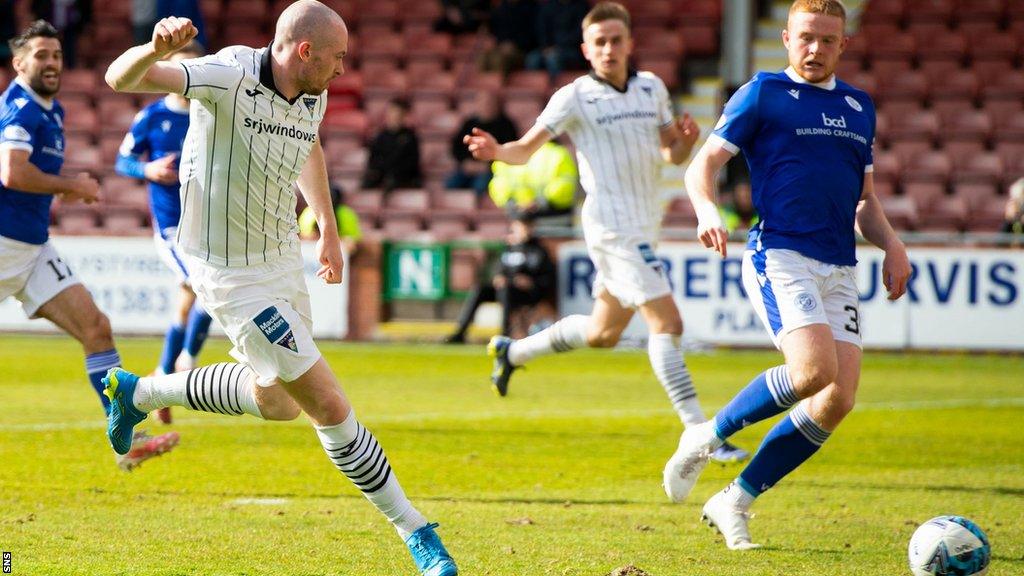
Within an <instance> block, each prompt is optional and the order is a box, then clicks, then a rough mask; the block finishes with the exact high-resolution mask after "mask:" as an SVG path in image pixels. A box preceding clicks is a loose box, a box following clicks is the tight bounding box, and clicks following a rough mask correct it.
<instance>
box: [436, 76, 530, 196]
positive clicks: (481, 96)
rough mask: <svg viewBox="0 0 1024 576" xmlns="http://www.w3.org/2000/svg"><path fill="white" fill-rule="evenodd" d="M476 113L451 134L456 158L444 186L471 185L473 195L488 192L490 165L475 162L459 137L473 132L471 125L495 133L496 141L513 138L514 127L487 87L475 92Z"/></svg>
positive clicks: (463, 186) (505, 140) (503, 141)
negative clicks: (453, 169) (474, 192)
mask: <svg viewBox="0 0 1024 576" xmlns="http://www.w3.org/2000/svg"><path fill="white" fill-rule="evenodd" d="M475 104H476V113H475V114H473V115H472V116H470V117H469V118H466V120H465V121H464V122H463V123H462V127H461V128H459V129H458V131H456V132H455V134H454V135H453V136H452V147H451V150H452V157H453V158H455V171H454V172H452V173H451V174H450V175H449V176H448V179H447V180H446V181H445V187H446V188H449V189H454V188H472V189H474V190H476V195H477V196H478V197H479V196H483V195H484V193H486V192H487V184H488V182H490V181H491V168H490V166H488V165H487V164H485V163H483V162H477V161H476V160H474V159H473V156H472V155H471V154H470V153H469V149H467V148H466V145H465V144H463V142H462V137H463V136H465V135H466V134H469V133H470V132H472V131H473V128H480V129H481V130H486V131H488V132H490V133H491V134H493V135H494V138H495V139H497V140H498V143H499V144H502V143H505V142H511V141H512V140H515V139H516V127H515V125H514V124H513V123H512V120H510V119H509V117H508V116H506V115H505V111H504V110H502V109H501V101H500V100H499V99H498V96H497V95H496V94H494V93H492V92H488V91H487V90H480V91H479V92H477V93H476V101H475Z"/></svg>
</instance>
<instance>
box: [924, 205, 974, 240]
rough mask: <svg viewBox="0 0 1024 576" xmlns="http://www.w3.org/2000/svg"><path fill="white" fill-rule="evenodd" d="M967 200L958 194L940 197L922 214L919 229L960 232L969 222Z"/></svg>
mask: <svg viewBox="0 0 1024 576" xmlns="http://www.w3.org/2000/svg"><path fill="white" fill-rule="evenodd" d="M969 212H970V210H969V208H968V205H967V201H966V200H964V199H963V198H960V197H957V196H947V197H943V198H940V199H939V200H938V202H936V204H935V205H934V206H933V207H932V208H931V210H929V211H927V212H924V213H922V214H921V215H920V217H919V221H918V224H917V229H918V230H920V231H924V232H958V231H961V230H963V229H964V226H965V225H966V224H967V216H968V214H969Z"/></svg>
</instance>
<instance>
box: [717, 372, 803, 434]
mask: <svg viewBox="0 0 1024 576" xmlns="http://www.w3.org/2000/svg"><path fill="white" fill-rule="evenodd" d="M798 400H799V398H797V395H796V391H794V390H793V383H792V382H791V381H790V379H789V370H787V369H786V366H785V365H783V366H776V367H774V368H769V369H767V370H765V371H764V372H762V373H760V374H758V375H757V378H754V379H753V380H752V381H751V382H750V384H747V387H746V388H744V389H743V390H740V393H739V394H737V395H736V396H735V397H734V398H733V399H732V401H730V402H729V404H727V405H726V406H725V408H722V409H721V410H719V412H718V414H716V415H715V433H716V434H718V437H719V438H721V439H722V440H726V439H727V438H729V436H732V435H733V434H735V433H737V432H739V431H740V430H742V429H743V428H745V427H747V426H750V425H751V424H753V423H755V422H760V421H761V420H764V419H765V418H771V417H772V416H775V415H776V414H780V413H782V412H784V411H785V410H786V409H787V408H789V407H790V406H792V405H793V404H796V403H797V401H798Z"/></svg>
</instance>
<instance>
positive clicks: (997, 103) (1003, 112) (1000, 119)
mask: <svg viewBox="0 0 1024 576" xmlns="http://www.w3.org/2000/svg"><path fill="white" fill-rule="evenodd" d="M982 109H983V110H985V112H986V113H988V116H989V118H991V119H992V123H993V124H995V125H996V126H998V125H1000V124H1003V123H1004V122H1007V121H1009V120H1010V118H1012V117H1013V116H1017V115H1020V114H1022V113H1024V99H1020V100H998V99H997V100H991V101H989V100H986V101H985V102H984V103H982Z"/></svg>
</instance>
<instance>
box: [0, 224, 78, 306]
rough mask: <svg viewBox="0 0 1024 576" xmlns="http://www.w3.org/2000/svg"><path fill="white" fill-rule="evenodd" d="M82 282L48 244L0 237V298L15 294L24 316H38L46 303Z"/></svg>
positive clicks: (3, 298) (4, 298)
mask: <svg viewBox="0 0 1024 576" xmlns="http://www.w3.org/2000/svg"><path fill="white" fill-rule="evenodd" d="M75 284H81V282H79V281H78V276H75V274H74V273H73V272H72V271H71V268H70V267H69V266H68V265H67V264H66V263H65V262H64V261H63V260H61V258H60V255H59V254H57V251H56V250H55V249H54V248H53V246H52V245H50V243H49V242H47V243H46V244H27V243H25V242H19V241H18V240H13V239H11V238H5V237H3V236H0V300H6V299H7V297H8V296H14V297H15V298H17V299H18V301H19V302H21V307H22V309H24V310H25V315H26V316H28V317H29V318H35V317H36V312H38V311H39V308H41V307H42V305H43V304H46V303H47V302H49V301H50V300H52V299H53V297H54V296H56V295H57V294H60V293H61V292H63V291H64V290H65V289H67V288H70V287H71V286H74V285H75Z"/></svg>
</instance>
